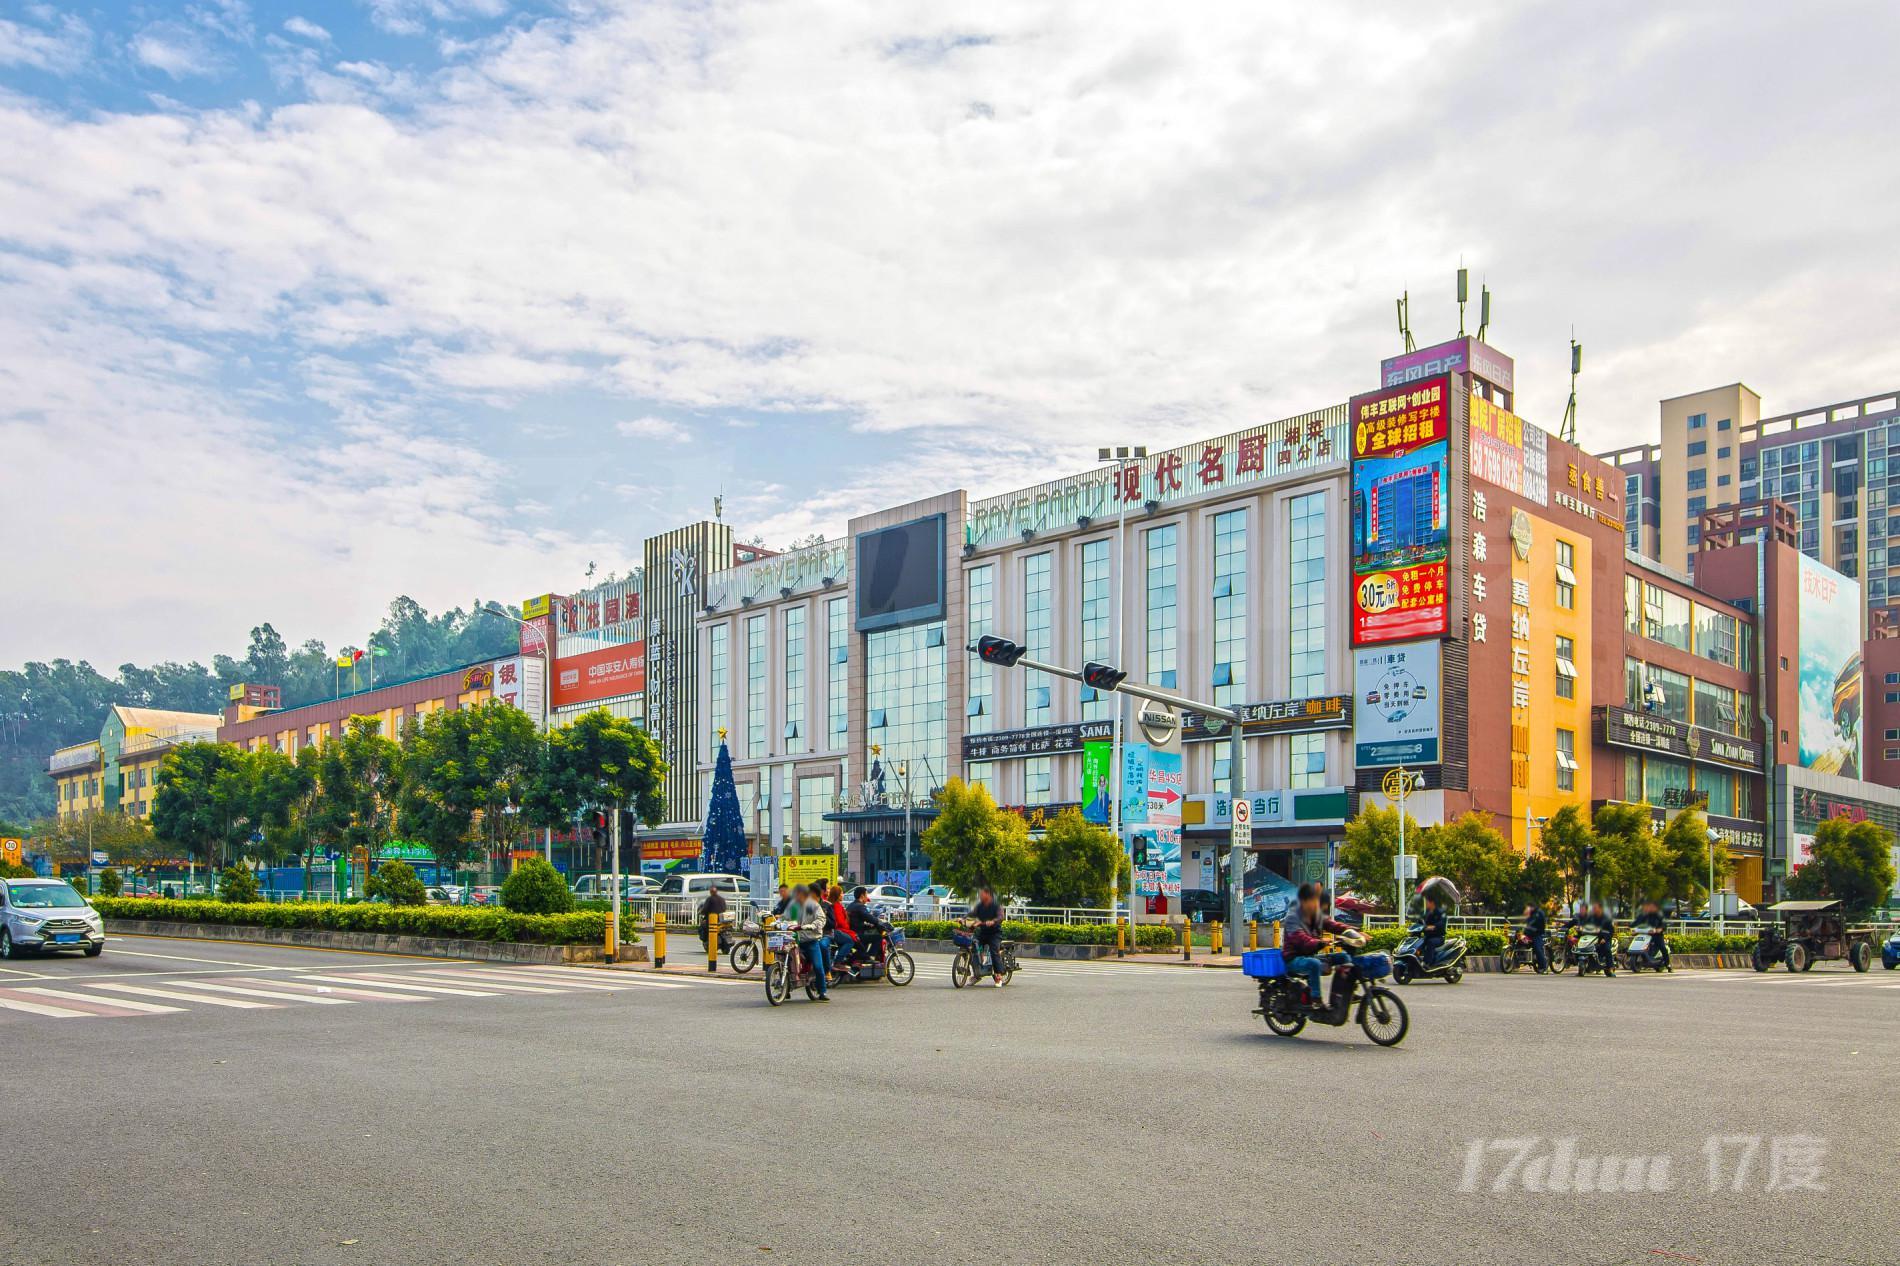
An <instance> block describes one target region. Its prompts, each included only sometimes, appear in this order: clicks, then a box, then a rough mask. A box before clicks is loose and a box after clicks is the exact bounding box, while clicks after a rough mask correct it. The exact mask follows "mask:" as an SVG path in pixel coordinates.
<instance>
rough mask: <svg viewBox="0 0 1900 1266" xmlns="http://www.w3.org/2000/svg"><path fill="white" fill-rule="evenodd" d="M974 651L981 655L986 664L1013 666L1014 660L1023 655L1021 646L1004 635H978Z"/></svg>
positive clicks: (1014, 665)
mask: <svg viewBox="0 0 1900 1266" xmlns="http://www.w3.org/2000/svg"><path fill="white" fill-rule="evenodd" d="M976 653H977V654H978V655H980V656H982V658H983V662H984V663H986V664H1000V665H1001V666H1002V667H1004V668H1014V667H1016V661H1017V660H1019V659H1021V658H1022V657H1023V648H1022V647H1021V646H1019V645H1018V644H1017V643H1015V642H1012V641H1010V640H1009V639H1008V638H1006V637H979V638H978V639H976Z"/></svg>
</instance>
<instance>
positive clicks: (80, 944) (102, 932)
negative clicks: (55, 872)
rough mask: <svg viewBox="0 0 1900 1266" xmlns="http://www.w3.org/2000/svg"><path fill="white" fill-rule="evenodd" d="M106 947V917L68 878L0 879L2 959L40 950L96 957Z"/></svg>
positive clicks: (0, 949) (0, 950) (0, 940)
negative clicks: (102, 915) (73, 951)
mask: <svg viewBox="0 0 1900 1266" xmlns="http://www.w3.org/2000/svg"><path fill="white" fill-rule="evenodd" d="M105 947H106V924H105V920H104V919H103V918H101V917H100V915H99V912H98V911H97V910H95V909H93V908H92V907H91V906H90V905H89V904H87V902H86V899H85V898H84V897H82V896H80V895H79V893H78V892H76V891H74V889H73V886H72V885H71V884H69V883H67V882H66V881H65V880H63V879H0V958H18V957H19V956H20V955H21V954H24V953H27V952H29V951H35V952H36V951H40V950H84V951H85V952H86V957H88V958H97V957H98V956H99V953H100V951H102V950H104V949H105Z"/></svg>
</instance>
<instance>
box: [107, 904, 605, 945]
mask: <svg viewBox="0 0 1900 1266" xmlns="http://www.w3.org/2000/svg"><path fill="white" fill-rule="evenodd" d="M93 905H94V906H95V907H96V908H97V909H98V910H99V912H100V913H101V914H103V915H105V916H106V917H107V918H108V919H157V920H161V921H172V922H178V923H210V924H220V923H221V924H228V925H233V926H242V927H267V928H317V929H322V930H326V931H337V932H382V933H387V934H391V935H399V936H439V937H452V938H457V939H462V940H471V941H532V942H536V943H539V944H547V945H598V944H600V943H601V942H602V941H603V940H605V939H606V935H607V920H606V918H605V916H603V915H599V914H515V913H513V912H511V911H507V910H496V909H494V908H492V907H483V906H391V905H382V904H380V903H376V902H358V903H356V904H354V905H333V904H327V903H323V902H315V901H283V902H275V903H273V902H268V901H259V902H252V903H247V904H238V903H233V902H227V901H170V900H164V899H159V898H152V897H144V898H138V897H100V898H98V899H96V900H95V901H94V902H93ZM622 939H623V940H626V941H629V942H631V941H633V940H634V937H633V936H632V935H631V934H630V933H623V935H622Z"/></svg>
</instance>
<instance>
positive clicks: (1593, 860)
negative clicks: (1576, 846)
mask: <svg viewBox="0 0 1900 1266" xmlns="http://www.w3.org/2000/svg"><path fill="white" fill-rule="evenodd" d="M1596 864H1597V846H1596V845H1594V844H1585V845H1584V846H1583V868H1584V869H1585V870H1594V869H1595V868H1596Z"/></svg>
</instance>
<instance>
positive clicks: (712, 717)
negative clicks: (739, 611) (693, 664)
mask: <svg viewBox="0 0 1900 1266" xmlns="http://www.w3.org/2000/svg"><path fill="white" fill-rule="evenodd" d="M731 633H732V626H731V625H728V624H715V625H713V626H712V628H711V629H710V630H709V631H708V641H707V643H706V696H707V698H706V759H707V760H711V759H713V758H714V757H715V756H717V755H718V754H719V743H720V738H721V736H720V733H719V732H720V731H721V730H723V729H725V728H726V724H727V721H728V720H729V717H728V712H727V708H728V702H727V698H726V689H727V683H726V678H727V674H728V672H729V666H728V665H729V661H728V658H727V656H728V647H727V642H728V641H729V640H730V638H731Z"/></svg>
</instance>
